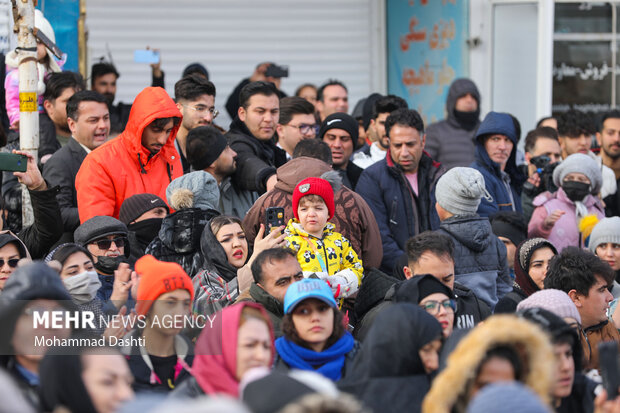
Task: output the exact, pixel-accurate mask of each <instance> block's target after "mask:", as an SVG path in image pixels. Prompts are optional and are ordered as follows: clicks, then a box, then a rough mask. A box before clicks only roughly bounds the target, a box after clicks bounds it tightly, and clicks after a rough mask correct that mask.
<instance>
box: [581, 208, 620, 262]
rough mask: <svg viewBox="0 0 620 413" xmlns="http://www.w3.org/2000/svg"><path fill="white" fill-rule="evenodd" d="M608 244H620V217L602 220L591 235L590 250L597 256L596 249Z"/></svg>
mask: <svg viewBox="0 0 620 413" xmlns="http://www.w3.org/2000/svg"><path fill="white" fill-rule="evenodd" d="M607 242H611V243H613V244H620V217H611V218H603V219H602V220H600V221H599V223H598V224H596V226H595V227H594V229H593V230H592V233H591V234H590V242H589V244H588V248H590V251H592V252H593V253H594V254H596V247H598V246H599V245H601V244H605V243H607Z"/></svg>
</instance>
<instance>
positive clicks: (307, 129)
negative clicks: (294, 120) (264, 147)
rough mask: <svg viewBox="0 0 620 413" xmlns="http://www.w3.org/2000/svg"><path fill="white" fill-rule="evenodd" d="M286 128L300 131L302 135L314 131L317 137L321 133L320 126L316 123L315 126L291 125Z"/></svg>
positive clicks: (304, 124)
mask: <svg viewBox="0 0 620 413" xmlns="http://www.w3.org/2000/svg"><path fill="white" fill-rule="evenodd" d="M286 126H290V127H291V128H296V129H299V131H300V132H301V133H302V134H304V135H306V134H308V133H310V131H314V134H315V135H316V134H317V133H319V125H317V124H316V123H315V124H314V125H308V124H306V123H302V124H301V125H291V124H288V125H286Z"/></svg>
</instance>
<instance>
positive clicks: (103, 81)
mask: <svg viewBox="0 0 620 413" xmlns="http://www.w3.org/2000/svg"><path fill="white" fill-rule="evenodd" d="M151 69H152V71H153V81H152V83H151V86H159V87H162V88H163V87H164V72H163V71H162V70H161V69H160V64H159V63H156V64H152V65H151ZM90 74H91V85H90V86H91V87H90V88H91V89H92V90H94V91H95V92H99V93H101V94H102V95H103V96H105V98H106V100H107V101H108V109H109V110H110V123H111V125H112V127H111V129H110V135H111V136H112V137H115V136H116V135H118V134H119V133H121V132H122V131H123V130H124V129H125V126H126V125H127V121H128V120H129V112H131V105H130V104H127V103H123V102H118V103H117V104H116V105H114V99H115V98H116V81H117V80H118V78H119V76H120V74H119V73H118V72H117V71H116V68H115V67H114V65H113V64H111V63H103V62H102V63H95V64H94V65H93V67H92V69H91V71H90Z"/></svg>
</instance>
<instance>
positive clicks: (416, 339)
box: [338, 303, 442, 413]
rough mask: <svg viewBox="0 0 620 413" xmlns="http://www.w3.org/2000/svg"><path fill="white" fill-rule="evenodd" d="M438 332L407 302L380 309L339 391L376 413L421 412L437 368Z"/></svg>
mask: <svg viewBox="0 0 620 413" xmlns="http://www.w3.org/2000/svg"><path fill="white" fill-rule="evenodd" d="M441 337H442V329H441V325H440V324H439V322H438V321H437V320H436V319H435V318H434V317H433V316H431V315H430V314H428V313H426V312H425V311H424V310H422V309H421V308H419V307H418V306H416V305H414V304H411V303H395V304H392V305H390V306H388V307H386V308H385V309H384V310H383V311H381V312H380V313H379V314H378V315H377V318H376V319H375V322H374V323H373V325H372V326H371V328H370V330H369V332H368V335H367V336H366V339H365V340H364V343H363V344H362V348H361V350H360V352H359V354H358V356H357V358H356V360H355V362H354V363H353V365H352V366H351V368H350V370H349V372H348V374H347V377H345V378H344V379H343V380H342V381H341V382H340V383H338V387H339V388H340V389H341V390H343V391H345V392H348V393H351V394H353V395H354V396H356V397H357V398H358V399H359V400H361V401H362V402H363V403H364V404H365V405H367V406H369V407H370V408H372V409H373V410H374V411H376V412H379V411H380V412H386V413H390V412H404V411H410V412H420V407H421V405H422V400H423V399H424V396H425V395H426V393H427V392H428V390H429V388H430V385H431V375H432V374H433V372H434V371H435V370H437V367H438V364H439V362H438V359H439V356H438V352H439V349H440V347H441Z"/></svg>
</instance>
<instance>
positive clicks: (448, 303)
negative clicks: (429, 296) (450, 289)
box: [420, 299, 456, 315]
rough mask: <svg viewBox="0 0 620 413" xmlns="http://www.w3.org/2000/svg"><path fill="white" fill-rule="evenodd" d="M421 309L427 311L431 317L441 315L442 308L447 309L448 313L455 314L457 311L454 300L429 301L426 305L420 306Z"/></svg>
mask: <svg viewBox="0 0 620 413" xmlns="http://www.w3.org/2000/svg"><path fill="white" fill-rule="evenodd" d="M420 307H422V308H423V309H424V310H426V312H427V313H429V314H430V315H437V314H439V309H440V308H441V307H443V308H445V309H446V311H452V312H455V311H456V301H454V300H450V299H447V300H443V301H434V300H433V301H427V302H425V303H424V304H422V305H420Z"/></svg>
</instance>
